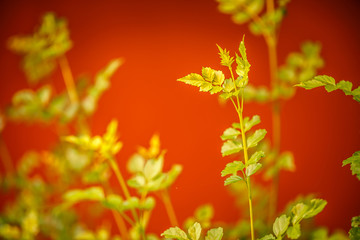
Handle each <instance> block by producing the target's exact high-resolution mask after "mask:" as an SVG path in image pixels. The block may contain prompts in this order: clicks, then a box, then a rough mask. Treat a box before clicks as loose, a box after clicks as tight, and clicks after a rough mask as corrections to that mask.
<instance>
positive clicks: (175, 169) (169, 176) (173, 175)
mask: <svg viewBox="0 0 360 240" xmlns="http://www.w3.org/2000/svg"><path fill="white" fill-rule="evenodd" d="M181 171H182V166H181V165H179V164H175V165H174V166H172V167H171V169H170V171H169V172H167V173H166V175H165V179H164V180H163V181H162V182H161V186H160V188H161V189H164V188H168V187H170V186H171V185H172V184H173V183H174V182H175V180H176V179H177V177H178V176H179V175H180V173H181Z"/></svg>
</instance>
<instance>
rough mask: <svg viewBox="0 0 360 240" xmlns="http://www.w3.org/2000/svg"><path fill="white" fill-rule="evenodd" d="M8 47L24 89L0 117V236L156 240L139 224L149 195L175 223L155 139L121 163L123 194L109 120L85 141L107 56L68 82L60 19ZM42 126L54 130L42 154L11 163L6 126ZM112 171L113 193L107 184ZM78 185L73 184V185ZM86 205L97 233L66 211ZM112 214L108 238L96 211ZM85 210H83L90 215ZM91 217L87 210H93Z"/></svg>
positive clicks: (105, 78) (67, 44) (112, 67)
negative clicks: (18, 59) (57, 83)
mask: <svg viewBox="0 0 360 240" xmlns="http://www.w3.org/2000/svg"><path fill="white" fill-rule="evenodd" d="M8 46H9V48H10V49H11V50H13V51H14V52H16V53H18V54H19V55H21V56H22V67H23V70H24V72H25V75H26V77H27V79H28V80H29V83H30V84H31V88H30V87H29V88H28V89H23V90H20V91H18V92H16V93H15V94H14V96H13V98H12V100H11V103H10V104H9V105H8V106H7V107H6V109H4V110H3V111H1V112H0V154H1V155H0V158H1V159H2V162H3V165H4V167H5V170H6V174H4V175H1V179H0V180H1V182H0V183H1V191H2V192H1V196H2V198H3V197H4V201H5V202H6V203H5V202H4V203H3V204H4V211H2V212H1V214H0V238H2V239H39V238H40V239H42V238H45V239H102V240H106V239H120V238H121V239H156V237H155V236H154V235H151V234H147V233H146V231H145V230H146V226H147V225H148V221H149V219H150V214H151V211H152V209H153V208H154V207H155V198H154V197H152V196H149V193H152V192H154V193H156V194H158V195H159V196H160V198H161V199H162V200H163V202H164V204H165V206H166V210H167V212H168V214H169V218H170V221H171V225H174V226H175V225H177V219H176V215H175V211H174V209H173V206H172V204H171V200H170V195H169V191H168V190H169V188H170V186H171V185H172V183H173V182H174V181H175V179H176V178H177V176H178V175H179V174H180V172H181V169H182V168H181V166H180V165H175V166H174V167H173V168H171V170H170V171H169V172H163V169H162V167H163V161H164V155H165V151H161V152H160V140H159V137H158V136H157V135H154V137H153V138H152V139H151V142H150V148H149V149H146V148H139V151H138V153H137V154H135V155H134V156H133V157H132V158H131V159H130V160H129V164H128V168H129V171H130V172H131V173H132V174H133V175H134V176H133V178H132V179H130V180H129V181H128V182H129V186H131V187H134V188H136V189H137V190H138V192H139V196H135V195H131V194H130V191H129V190H128V187H127V183H126V180H125V179H123V177H122V174H121V171H120V168H119V166H118V163H117V160H116V154H117V153H118V152H119V151H120V149H121V147H122V143H121V142H120V141H118V138H117V122H116V121H115V120H114V121H112V122H111V123H110V124H109V125H108V127H107V131H106V133H105V134H104V135H103V136H94V137H92V136H91V129H90V128H89V126H88V124H87V120H88V119H89V118H90V117H91V116H92V115H93V114H94V113H95V111H96V109H97V104H98V101H99V99H100V97H101V95H102V94H103V93H104V91H105V90H107V89H108V88H109V87H110V79H111V77H112V76H113V74H114V73H115V71H116V70H117V69H118V68H119V66H120V65H121V64H122V60H121V59H115V60H112V61H110V63H109V64H108V65H107V66H106V67H105V68H104V69H103V70H101V71H99V72H98V73H97V74H96V76H95V77H94V80H93V81H91V80H90V79H87V78H78V79H74V77H73V75H72V72H71V68H70V64H69V62H68V60H67V58H66V55H65V54H66V53H67V51H68V50H70V48H71V46H72V42H71V40H70V38H69V31H68V28H67V22H66V21H65V19H62V18H58V17H56V16H55V15H54V14H53V13H47V14H45V15H44V16H43V18H42V23H41V25H40V27H38V28H37V29H36V31H35V32H34V33H33V34H32V35H27V36H14V37H11V38H10V39H9V42H8ZM56 67H59V68H60V70H61V73H62V76H63V80H64V83H65V88H66V90H65V91H64V92H59V91H58V90H57V89H55V87H54V84H52V83H51V82H50V80H49V79H50V78H49V76H50V75H52V73H53V71H54V70H55V68H56ZM12 121H17V122H30V123H38V124H48V125H49V126H50V127H55V129H56V130H57V133H58V138H57V142H55V143H54V147H53V148H52V149H50V150H43V151H39V152H35V151H29V152H27V153H25V154H24V156H23V157H22V158H21V159H20V160H18V161H16V162H17V164H16V165H14V161H13V160H12V159H11V155H10V153H9V152H8V150H7V147H6V144H5V141H4V139H3V137H2V135H1V133H2V131H4V128H6V124H5V123H6V122H9V123H10V122H12ZM112 173H114V174H115V176H116V178H117V179H118V182H119V184H120V187H121V189H122V195H121V193H117V192H114V191H113V190H112V189H113V188H112V186H111V184H110V177H111V174H112ZM79 186H81V187H79ZM83 201H87V202H90V203H91V208H92V209H99V207H100V210H96V211H98V212H99V213H98V215H97V217H98V218H100V219H98V218H97V219H92V221H97V222H99V223H100V224H99V225H98V228H97V229H89V228H88V227H86V225H87V222H82V221H81V219H80V218H79V212H78V210H77V209H76V208H72V206H73V205H75V204H80V202H83ZM106 209H109V210H110V211H112V214H113V216H114V219H115V222H116V224H117V226H118V228H119V231H118V233H119V235H118V234H116V235H114V236H111V231H110V230H111V228H109V226H108V224H107V223H106V220H101V212H103V211H104V210H106ZM96 211H89V212H96ZM94 214H95V213H94Z"/></svg>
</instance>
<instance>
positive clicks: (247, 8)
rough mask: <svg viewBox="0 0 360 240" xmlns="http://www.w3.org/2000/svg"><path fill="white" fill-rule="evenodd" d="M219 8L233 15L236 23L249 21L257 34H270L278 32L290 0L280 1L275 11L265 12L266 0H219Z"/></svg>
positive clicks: (251, 28) (232, 17)
mask: <svg viewBox="0 0 360 240" xmlns="http://www.w3.org/2000/svg"><path fill="white" fill-rule="evenodd" d="M217 2H218V3H219V6H218V8H219V10H220V12H222V13H225V14H229V15H231V19H232V20H233V22H234V23H236V24H244V23H247V22H249V28H250V30H251V32H252V33H253V34H255V35H270V34H274V33H276V31H277V30H278V28H279V25H280V24H281V21H282V19H283V18H284V16H285V15H286V5H287V4H288V2H290V1H289V0H285V1H278V3H277V7H276V9H275V10H274V11H273V12H270V13H268V12H264V5H265V4H264V2H265V1H264V0H242V1H236V0H217Z"/></svg>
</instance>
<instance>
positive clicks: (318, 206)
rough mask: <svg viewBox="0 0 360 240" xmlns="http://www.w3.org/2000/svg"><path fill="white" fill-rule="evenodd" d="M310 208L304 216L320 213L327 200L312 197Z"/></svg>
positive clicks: (308, 216) (309, 216)
mask: <svg viewBox="0 0 360 240" xmlns="http://www.w3.org/2000/svg"><path fill="white" fill-rule="evenodd" d="M310 204H311V205H310V206H309V210H308V211H307V212H306V214H305V216H304V218H311V217H314V216H316V215H317V214H318V213H320V212H321V211H322V210H323V209H324V208H325V206H326V204H327V202H326V201H325V200H323V199H312V200H311V201H310Z"/></svg>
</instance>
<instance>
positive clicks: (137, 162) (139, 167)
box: [127, 154, 145, 173]
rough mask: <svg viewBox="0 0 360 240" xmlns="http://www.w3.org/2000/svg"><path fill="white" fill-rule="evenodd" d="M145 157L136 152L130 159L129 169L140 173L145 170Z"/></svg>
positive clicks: (131, 171)
mask: <svg viewBox="0 0 360 240" xmlns="http://www.w3.org/2000/svg"><path fill="white" fill-rule="evenodd" d="M144 166H145V159H144V158H143V157H142V156H141V155H140V154H134V155H132V156H131V158H130V159H129V161H128V164H127V169H128V170H129V172H130V173H138V172H142V171H143V170H144Z"/></svg>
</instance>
